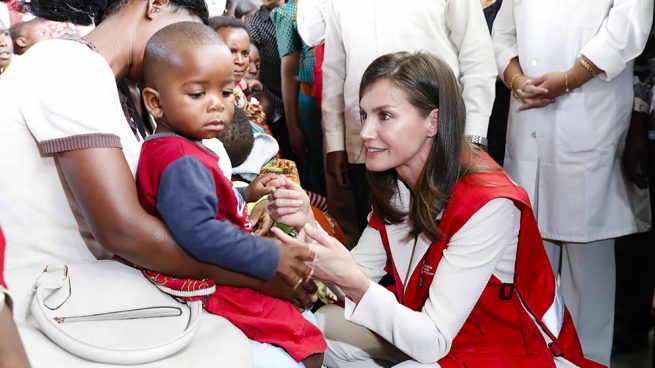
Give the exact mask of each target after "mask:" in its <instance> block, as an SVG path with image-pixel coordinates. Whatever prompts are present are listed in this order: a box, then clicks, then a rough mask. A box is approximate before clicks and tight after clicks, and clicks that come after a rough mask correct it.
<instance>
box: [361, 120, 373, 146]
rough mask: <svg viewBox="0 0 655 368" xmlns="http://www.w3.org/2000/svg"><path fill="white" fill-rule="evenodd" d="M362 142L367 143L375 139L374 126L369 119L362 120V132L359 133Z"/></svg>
mask: <svg viewBox="0 0 655 368" xmlns="http://www.w3.org/2000/svg"><path fill="white" fill-rule="evenodd" d="M359 137H360V138H361V139H362V141H369V140H371V139H373V138H375V124H374V123H373V122H371V120H370V119H363V120H362V130H361V131H360V132H359Z"/></svg>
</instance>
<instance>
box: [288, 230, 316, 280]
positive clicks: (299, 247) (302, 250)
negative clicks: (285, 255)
mask: <svg viewBox="0 0 655 368" xmlns="http://www.w3.org/2000/svg"><path fill="white" fill-rule="evenodd" d="M291 239H293V240H294V243H292V244H291V251H292V252H293V255H294V257H295V258H296V259H298V260H300V261H302V262H303V263H302V266H300V268H301V269H303V270H305V269H306V270H307V272H306V275H309V273H310V271H311V267H309V266H307V264H306V263H305V262H308V263H310V264H311V263H313V262H314V259H315V258H316V253H315V252H314V251H312V250H311V249H310V248H309V246H307V244H305V243H301V242H299V241H297V240H296V239H294V238H291Z"/></svg>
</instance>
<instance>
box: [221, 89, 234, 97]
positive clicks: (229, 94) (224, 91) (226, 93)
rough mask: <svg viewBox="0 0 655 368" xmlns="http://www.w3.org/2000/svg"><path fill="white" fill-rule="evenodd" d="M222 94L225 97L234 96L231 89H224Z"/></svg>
mask: <svg viewBox="0 0 655 368" xmlns="http://www.w3.org/2000/svg"><path fill="white" fill-rule="evenodd" d="M222 93H223V97H230V96H234V91H233V90H231V89H224V90H223V92H222Z"/></svg>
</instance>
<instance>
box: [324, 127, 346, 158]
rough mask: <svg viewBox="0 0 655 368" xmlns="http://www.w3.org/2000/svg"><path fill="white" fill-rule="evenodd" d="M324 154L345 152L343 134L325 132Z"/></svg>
mask: <svg viewBox="0 0 655 368" xmlns="http://www.w3.org/2000/svg"><path fill="white" fill-rule="evenodd" d="M324 136H325V152H326V153H330V152H335V151H345V150H346V137H345V135H344V132H325V133H324Z"/></svg>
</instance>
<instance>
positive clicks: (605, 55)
mask: <svg viewBox="0 0 655 368" xmlns="http://www.w3.org/2000/svg"><path fill="white" fill-rule="evenodd" d="M580 54H581V55H584V56H586V57H587V59H589V60H591V62H592V63H594V65H596V66H597V67H598V68H599V69H601V70H602V71H603V72H604V73H602V74H601V75H599V78H602V79H604V80H606V81H611V80H612V79H614V78H615V77H616V76H617V75H619V74H620V73H621V72H622V71H623V69H625V67H626V63H625V62H623V58H622V57H621V55H620V54H619V53H618V52H617V51H616V50H614V49H613V48H612V47H610V46H609V45H607V44H606V43H605V42H604V41H603V40H602V39H601V38H600V37H594V38H592V39H591V40H589V42H587V44H586V45H585V46H584V47H583V48H582V51H581V52H580Z"/></svg>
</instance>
